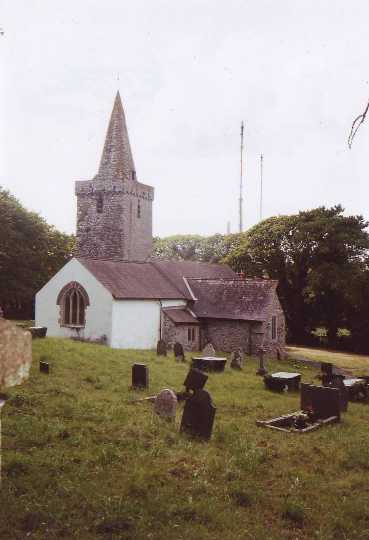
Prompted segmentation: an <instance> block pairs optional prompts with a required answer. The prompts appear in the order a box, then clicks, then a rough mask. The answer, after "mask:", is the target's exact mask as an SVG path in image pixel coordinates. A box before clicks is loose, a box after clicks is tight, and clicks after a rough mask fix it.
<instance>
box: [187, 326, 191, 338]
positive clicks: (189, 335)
mask: <svg viewBox="0 0 369 540" xmlns="http://www.w3.org/2000/svg"><path fill="white" fill-rule="evenodd" d="M187 341H191V328H188V330H187Z"/></svg>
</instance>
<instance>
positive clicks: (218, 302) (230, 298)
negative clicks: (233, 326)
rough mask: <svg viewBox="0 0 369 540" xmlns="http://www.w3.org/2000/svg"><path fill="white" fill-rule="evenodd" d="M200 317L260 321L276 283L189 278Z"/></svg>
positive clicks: (195, 310) (264, 317) (254, 280)
mask: <svg viewBox="0 0 369 540" xmlns="http://www.w3.org/2000/svg"><path fill="white" fill-rule="evenodd" d="M188 283H189V286H190V288H191V290H192V292H193V294H194V296H195V297H196V301H195V302H194V304H193V306H192V307H191V309H192V311H193V312H194V313H195V315H196V316H197V317H199V318H209V319H237V320H247V321H263V320H265V319H266V318H267V315H268V308H269V306H270V303H271V301H272V299H273V295H274V294H275V291H276V288H277V285H278V282H277V281H274V280H269V279H268V280H264V279H249V278H247V279H188Z"/></svg>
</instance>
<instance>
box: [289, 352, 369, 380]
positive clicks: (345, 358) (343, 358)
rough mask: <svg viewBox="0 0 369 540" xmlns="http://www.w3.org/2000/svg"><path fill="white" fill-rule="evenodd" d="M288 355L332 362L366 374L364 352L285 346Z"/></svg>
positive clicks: (368, 362) (367, 361)
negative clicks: (354, 352)
mask: <svg viewBox="0 0 369 540" xmlns="http://www.w3.org/2000/svg"><path fill="white" fill-rule="evenodd" d="M287 352H288V356H289V357H291V358H294V357H296V358H299V357H302V358H306V359H308V360H316V361H318V362H332V364H335V365H336V366H338V367H342V368H347V369H350V370H353V371H355V370H360V372H362V374H368V369H369V356H366V355H365V354H351V353H345V352H339V351H329V350H325V349H311V348H308V347H287Z"/></svg>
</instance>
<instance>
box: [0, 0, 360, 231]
mask: <svg viewBox="0 0 369 540" xmlns="http://www.w3.org/2000/svg"><path fill="white" fill-rule="evenodd" d="M368 21H369V2H368V1H367V0H352V1H351V2H349V1H347V0H319V1H318V0H315V1H312V0H279V1H276V0H243V1H241V0H224V1H223V0H186V1H183V0H134V1H132V0H131V1H129V2H128V1H126V0H104V1H102V0H63V2H60V1H57V0H39V1H36V0H23V1H21V0H0V27H2V28H3V30H4V32H5V34H4V35H3V36H0V59H1V67H0V69H1V72H0V77H1V79H0V118H1V122H0V185H2V186H3V187H5V188H7V189H9V190H10V191H11V192H12V193H13V194H14V195H15V196H16V197H18V198H19V199H20V201H21V202H22V204H24V205H25V206H26V207H27V208H28V209H31V210H35V211H37V212H39V213H40V214H41V215H42V216H43V217H44V218H45V219H46V220H47V221H48V222H49V223H51V224H54V225H55V226H56V227H57V228H59V229H60V230H62V231H65V232H68V233H72V232H74V231H75V214H76V200H75V196H74V182H75V180H88V179H90V178H91V177H92V176H93V175H94V174H96V172H97V168H98V163H99V160H100V156H101V152H102V147H103V142H104V138H105V133H106V129H107V124H108V120H109V116H110V113H111V109H112V106H113V101H114V97H115V93H116V91H117V89H118V88H119V90H120V93H121V96H122V101H123V106H124V108H125V113H126V118H127V123H128V130H129V134H130V140H131V146H132V151H133V156H134V160H135V163H136V168H137V175H138V179H139V180H140V181H142V182H144V183H147V184H150V185H152V186H154V187H155V201H154V234H156V235H160V236H167V235H171V234H176V233H194V234H213V233H216V232H220V233H224V232H226V227H227V221H230V222H231V230H232V232H236V231H237V227H238V186H239V157H240V150H239V145H240V122H241V120H244V122H245V162H246V163H245V178H244V184H245V186H244V199H245V202H244V223H245V227H249V226H250V225H253V224H255V223H256V222H257V221H258V220H259V163H260V154H261V153H263V155H264V204H263V217H268V216H271V215H278V214H286V213H293V212H297V211H298V210H302V209H309V208H314V207H317V206H320V205H327V206H330V205H334V204H338V203H341V204H342V205H343V206H344V207H345V208H346V212H347V213H350V214H351V213H353V214H363V215H364V216H365V217H366V218H369V187H368V185H369V175H368V172H369V163H368V148H369V118H368V120H367V123H366V124H363V125H362V126H361V128H360V130H359V131H358V133H357V136H356V139H355V142H354V144H353V148H352V150H349V149H348V147H347V136H348V134H349V130H350V126H351V123H352V120H353V119H354V117H355V116H357V115H358V114H360V113H361V112H362V111H363V110H364V108H365V105H366V102H367V100H368V98H369V84H368V80H369V75H368V70H369V28H368ZM118 76H119V80H118Z"/></svg>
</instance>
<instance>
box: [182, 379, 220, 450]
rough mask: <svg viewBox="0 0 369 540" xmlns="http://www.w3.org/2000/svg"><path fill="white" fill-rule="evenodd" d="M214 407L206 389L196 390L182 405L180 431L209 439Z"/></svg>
mask: <svg viewBox="0 0 369 540" xmlns="http://www.w3.org/2000/svg"><path fill="white" fill-rule="evenodd" d="M215 412H216V408H215V407H214V405H213V404H212V401H211V396H210V394H209V393H208V392H207V391H206V390H197V391H196V392H195V393H194V395H193V396H192V397H190V398H189V399H188V400H187V401H186V403H185V406H184V409H183V415H182V421H181V431H186V432H187V433H189V434H191V435H192V436H195V437H201V438H203V439H210V437H211V433H212V431H213V424H214V417H215Z"/></svg>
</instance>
